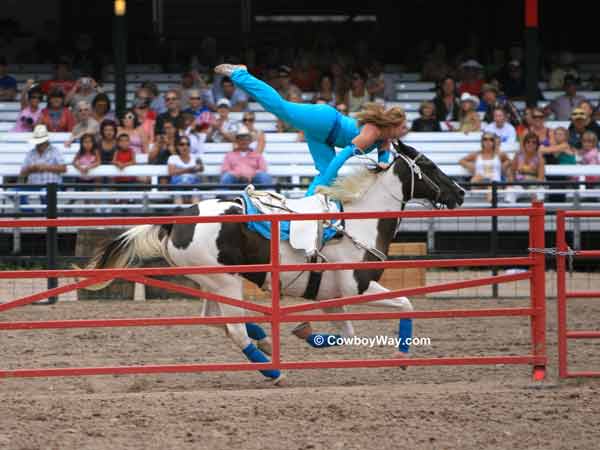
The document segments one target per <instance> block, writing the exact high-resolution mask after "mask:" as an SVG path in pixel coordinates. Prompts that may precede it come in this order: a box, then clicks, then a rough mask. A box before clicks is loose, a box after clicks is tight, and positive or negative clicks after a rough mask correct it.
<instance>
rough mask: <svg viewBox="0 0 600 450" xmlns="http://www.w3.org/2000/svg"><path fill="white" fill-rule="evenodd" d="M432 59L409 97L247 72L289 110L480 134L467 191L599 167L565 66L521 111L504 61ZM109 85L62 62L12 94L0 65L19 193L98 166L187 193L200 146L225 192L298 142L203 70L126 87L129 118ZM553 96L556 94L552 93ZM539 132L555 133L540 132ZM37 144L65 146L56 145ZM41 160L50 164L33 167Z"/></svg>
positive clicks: (196, 179)
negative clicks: (297, 106) (23, 181)
mask: <svg viewBox="0 0 600 450" xmlns="http://www.w3.org/2000/svg"><path fill="white" fill-rule="evenodd" d="M436 58H440V56H439V55H431V57H430V58H428V59H426V61H425V64H424V65H423V73H422V74H421V77H420V78H421V80H432V81H431V82H429V81H421V80H415V81H414V83H413V84H412V85H410V86H409V84H408V83H403V82H401V81H398V80H400V78H398V77H397V75H399V74H397V73H393V72H392V73H384V66H383V65H382V64H381V63H380V62H379V61H376V60H372V61H367V62H362V63H361V64H358V65H355V64H353V63H351V62H350V61H345V60H344V59H343V58H341V59H338V60H335V61H332V62H331V63H330V64H329V65H327V66H324V65H323V64H317V63H316V62H315V61H313V60H311V58H310V54H309V53H304V54H302V55H300V57H299V58H298V59H297V61H298V62H297V63H296V64H293V65H291V66H288V65H281V66H273V65H271V64H266V63H265V64H263V63H261V62H258V63H255V64H254V65H251V66H250V67H249V70H250V71H251V72H252V73H254V74H256V75H257V76H258V77H260V78H261V79H264V80H265V81H267V82H268V83H269V84H271V85H272V86H273V87H274V88H275V89H276V90H277V91H278V92H279V93H280V94H281V95H282V96H284V97H285V98H286V99H288V100H289V101H293V102H313V103H325V104H329V105H331V106H332V107H335V108H336V109H337V110H338V111H340V112H341V113H342V114H351V115H352V114H354V113H356V112H358V111H360V109H361V108H362V106H363V105H364V104H365V103H368V102H371V101H377V102H385V103H386V104H399V105H400V106H403V107H405V109H406V110H407V117H408V118H409V122H410V123H409V124H408V130H410V132H414V133H420V132H430V133H431V132H436V133H437V132H439V133H444V132H461V133H465V134H470V133H474V134H477V135H478V136H479V135H480V136H481V139H480V148H479V149H474V150H475V151H474V152H472V153H468V152H467V153H468V154H466V155H463V156H462V159H461V158H458V157H457V158H456V160H455V162H454V163H455V164H456V165H459V164H460V166H462V167H463V168H464V169H465V170H466V171H467V173H468V174H470V175H471V176H472V180H473V181H502V180H506V181H519V180H539V181H542V180H544V179H545V170H544V168H545V165H547V164H599V159H598V150H597V143H598V138H599V137H600V126H599V125H598V124H597V122H596V119H597V118H598V107H597V106H596V105H594V103H593V102H595V101H598V98H597V97H594V98H587V97H586V96H585V95H583V94H582V93H581V92H580V90H579V89H580V88H581V87H585V86H582V80H581V79H580V77H579V73H578V72H577V70H576V68H575V66H574V65H573V64H572V61H570V60H568V58H567V59H563V60H562V61H560V64H557V65H556V67H554V69H553V70H552V71H551V72H550V73H549V74H548V79H547V80H545V81H543V83H542V86H544V87H547V88H551V89H554V90H553V91H548V90H547V89H544V90H542V89H540V90H539V92H538V106H537V107H527V108H524V105H523V100H524V99H525V94H526V91H525V79H524V67H523V65H524V61H523V60H519V59H511V60H510V61H508V62H505V63H503V64H496V65H495V66H494V67H493V70H492V69H491V68H490V67H484V66H483V65H482V64H480V63H479V62H478V61H477V60H476V59H473V58H468V59H466V60H465V61H462V62H461V63H459V64H457V65H456V66H453V65H452V64H450V63H448V61H446V60H444V61H443V64H442V62H441V61H439V60H438V59H436ZM436 61H437V63H435V64H434V63H433V62H436ZM34 75H35V74H34ZM434 78H435V79H434ZM108 85H110V82H109V81H105V80H100V79H94V78H93V77H92V76H91V73H89V72H86V71H85V70H84V69H82V68H81V67H72V66H71V64H70V62H68V61H65V60H61V61H59V62H58V63H57V64H55V65H54V73H53V74H52V75H51V76H48V77H44V76H43V75H41V76H39V77H32V78H31V79H27V80H24V81H22V82H21V84H20V85H19V83H18V82H17V80H16V79H15V78H14V77H13V76H12V75H11V73H9V66H8V65H7V64H6V61H5V60H3V59H0V102H2V104H11V103H12V104H14V103H16V102H18V104H19V107H18V110H19V111H18V114H17V115H16V121H15V123H14V124H13V126H12V128H11V131H13V132H17V133H34V138H33V139H32V140H31V143H32V144H31V145H32V148H31V151H30V152H29V153H28V154H27V156H26V158H27V159H26V158H25V156H24V157H23V159H24V161H26V162H25V163H24V165H23V170H22V171H21V175H23V176H27V177H28V180H29V182H34V180H38V179H46V178H52V179H60V177H61V174H62V173H65V172H66V166H67V165H72V166H73V167H75V168H76V169H77V170H78V172H79V175H80V176H79V177H78V178H77V179H78V180H79V181H80V182H82V183H90V182H99V181H102V180H103V178H101V177H99V176H93V175H90V174H89V173H88V172H91V171H92V172H93V169H95V168H96V167H98V166H99V165H110V164H112V165H113V166H115V167H116V168H117V169H119V170H124V169H126V168H127V167H129V166H131V165H136V164H146V163H148V164H154V165H160V166H166V167H167V174H166V176H163V177H161V178H160V181H161V182H163V183H171V184H196V183H202V182H203V181H204V180H206V179H207V178H206V177H205V176H203V171H204V170H205V168H206V164H204V161H203V159H204V158H205V153H206V148H207V145H209V144H223V145H225V144H227V145H229V151H228V152H222V153H221V161H220V163H219V165H220V174H219V178H220V181H221V182H222V183H223V184H227V185H230V184H246V183H249V182H253V183H257V184H269V183H271V182H272V181H273V174H272V173H270V169H269V167H268V166H267V163H268V160H267V159H266V158H265V154H266V153H269V151H267V147H268V146H267V141H268V139H267V137H266V136H267V135H270V134H271V133H273V132H279V133H293V136H294V138H293V139H292V141H294V142H297V143H302V142H303V141H304V136H303V135H302V133H301V132H300V131H299V130H295V129H293V128H292V127H291V126H290V125H289V124H286V123H284V122H282V121H280V120H277V119H276V118H274V117H272V120H273V123H272V126H271V127H268V126H264V125H265V122H259V123H257V115H258V114H267V113H264V112H263V111H262V110H261V108H260V107H259V105H257V104H256V103H255V102H254V99H252V98H248V96H247V95H246V94H245V93H244V92H243V91H241V90H240V89H237V88H236V87H235V86H234V84H233V83H232V81H231V80H230V79H229V78H227V77H223V76H219V75H214V74H212V72H211V71H210V70H207V71H206V72H200V71H198V70H196V69H191V70H187V71H185V72H184V73H182V74H181V75H180V76H177V77H174V79H173V81H170V82H168V83H162V82H155V81H153V80H152V79H151V77H148V78H147V79H144V78H143V75H142V78H140V79H138V82H137V83H136V85H135V86H131V84H129V85H128V88H129V89H130V91H129V97H128V108H127V110H126V111H122V112H119V113H117V112H116V111H115V108H114V106H113V100H114V96H112V95H111V94H112V92H111V91H110V89H107V86H108ZM407 86H408V87H407ZM588 87H592V88H593V87H594V86H588ZM557 88H560V89H562V90H563V92H562V93H557V92H556V91H555V90H556V89H557ZM592 92H593V91H592ZM131 94H133V95H131ZM549 94H551V95H549ZM415 101H416V102H417V103H416V104H415ZM549 121H551V122H552V123H553V124H556V123H557V122H562V123H560V124H559V125H560V126H558V127H556V126H549V125H548V122H549ZM260 123H262V125H263V126H259V124H260ZM265 131H266V132H265ZM47 133H68V137H67V138H66V139H65V140H64V142H63V143H62V144H60V143H59V144H57V143H53V142H50V135H48V134H47ZM36 136H37V137H36ZM36 143H37V144H36ZM460 145H461V144H460V143H457V144H456V146H457V147H459V146H460ZM73 146H74V149H75V150H76V153H75V154H74V155H73V156H72V159H70V160H69V159H68V158H67V157H64V156H63V153H69V155H71V153H70V152H68V149H70V148H71V147H73ZM224 148H225V147H224ZM515 148H516V149H517V151H512V150H511V151H509V149H515ZM423 150H424V151H425V152H427V148H423ZM0 151H1V147H0ZM44 152H48V155H46V156H44ZM44 159H48V160H49V161H50V160H51V161H52V164H45V163H40V162H39V161H38V160H44ZM27 161H29V165H28V162H27ZM31 161H35V162H34V163H32V162H31ZM211 164H213V165H214V161H212V160H211ZM63 169H64V170H63ZM36 174H37V175H36ZM210 175H211V176H214V174H210ZM112 181H114V182H117V183H119V182H123V183H124V182H142V183H144V182H149V181H150V178H149V177H148V176H138V177H132V176H129V175H122V176H118V177H115V178H113V179H112Z"/></svg>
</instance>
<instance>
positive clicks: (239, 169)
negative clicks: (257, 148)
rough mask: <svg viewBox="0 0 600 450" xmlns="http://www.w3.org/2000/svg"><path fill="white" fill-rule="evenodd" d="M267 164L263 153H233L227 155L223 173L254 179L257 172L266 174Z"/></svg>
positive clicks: (222, 168) (222, 167)
mask: <svg viewBox="0 0 600 450" xmlns="http://www.w3.org/2000/svg"><path fill="white" fill-rule="evenodd" d="M266 171H267V162H266V161H265V158H264V157H263V155H262V153H257V152H253V151H247V152H242V151H235V150H233V151H231V152H229V153H227V154H226V155H225V160H224V161H223V165H222V166H221V173H230V174H232V175H234V176H236V177H245V178H254V176H255V175H256V174H257V172H266Z"/></svg>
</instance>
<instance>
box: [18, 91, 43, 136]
mask: <svg viewBox="0 0 600 450" xmlns="http://www.w3.org/2000/svg"><path fill="white" fill-rule="evenodd" d="M42 95H43V94H42V91H41V90H40V89H39V88H38V89H35V88H34V89H28V88H27V87H25V88H24V89H23V92H21V97H22V98H23V97H24V98H26V99H27V100H26V101H25V104H24V106H22V109H21V112H20V113H19V115H18V116H17V121H16V123H15V127H14V128H13V131H17V132H31V131H33V127H34V126H35V124H36V123H38V121H39V120H40V117H41V116H42V108H41V107H40V102H41V101H42ZM21 104H22V105H23V102H21Z"/></svg>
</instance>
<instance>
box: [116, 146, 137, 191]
mask: <svg viewBox="0 0 600 450" xmlns="http://www.w3.org/2000/svg"><path fill="white" fill-rule="evenodd" d="M114 161H118V162H120V163H122V164H124V163H128V162H135V152H134V151H133V149H131V148H128V149H127V150H121V149H119V148H117V150H116V151H115V156H114ZM135 181H136V178H135V177H115V182H116V183H133V182H135Z"/></svg>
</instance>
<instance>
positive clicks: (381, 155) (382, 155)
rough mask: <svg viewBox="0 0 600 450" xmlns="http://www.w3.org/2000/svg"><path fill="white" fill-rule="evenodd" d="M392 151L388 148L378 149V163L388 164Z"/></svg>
mask: <svg viewBox="0 0 600 450" xmlns="http://www.w3.org/2000/svg"><path fill="white" fill-rule="evenodd" d="M391 156H392V152H390V151H389V150H379V151H378V152H377V161H379V162H380V163H386V164H389V163H390V160H391Z"/></svg>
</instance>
